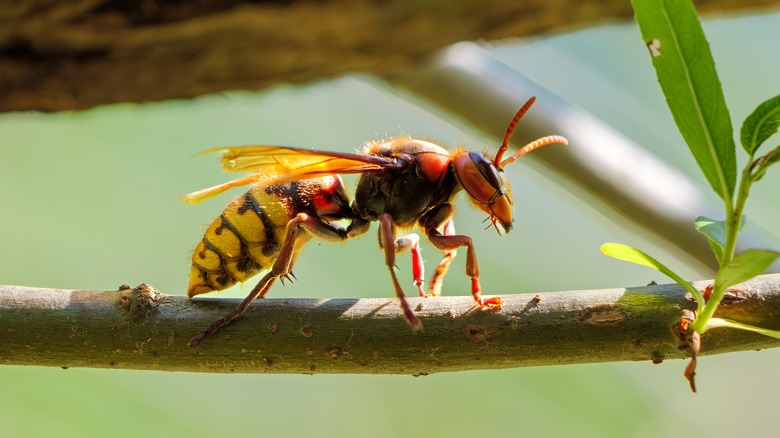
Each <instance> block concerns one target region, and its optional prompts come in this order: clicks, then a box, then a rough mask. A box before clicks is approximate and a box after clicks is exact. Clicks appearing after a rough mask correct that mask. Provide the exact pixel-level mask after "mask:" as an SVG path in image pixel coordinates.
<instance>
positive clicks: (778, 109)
mask: <svg viewBox="0 0 780 438" xmlns="http://www.w3.org/2000/svg"><path fill="white" fill-rule="evenodd" d="M778 128H780V95H778V96H775V97H773V98H771V99H769V100H767V101H765V102H763V103H762V104H761V105H759V106H758V107H757V108H756V109H755V111H753V113H752V114H750V115H749V116H748V118H747V119H745V122H744V123H743V124H742V130H741V131H740V134H739V139H740V141H741V142H742V147H743V148H744V149H745V151H747V153H748V154H750V155H753V154H754V153H755V152H756V150H758V148H759V147H760V146H761V144H763V143H764V142H765V141H766V139H768V138H769V137H771V136H772V135H774V134H775V133H776V132H777V130H778Z"/></svg>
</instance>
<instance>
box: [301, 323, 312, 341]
mask: <svg viewBox="0 0 780 438" xmlns="http://www.w3.org/2000/svg"><path fill="white" fill-rule="evenodd" d="M301 334H302V335H303V337H304V338H310V337H312V336H314V330H312V328H311V326H310V325H309V324H305V325H304V326H303V327H301Z"/></svg>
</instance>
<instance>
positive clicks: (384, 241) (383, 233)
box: [379, 213, 422, 330]
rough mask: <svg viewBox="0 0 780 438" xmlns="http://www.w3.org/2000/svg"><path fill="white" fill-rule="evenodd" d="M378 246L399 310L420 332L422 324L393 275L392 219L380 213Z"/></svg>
mask: <svg viewBox="0 0 780 438" xmlns="http://www.w3.org/2000/svg"><path fill="white" fill-rule="evenodd" d="M407 237H408V236H407ZM418 240H419V238H418ZM379 244H380V246H381V247H382V248H384V250H385V264H386V265H387V269H389V270H390V276H391V277H392V278H393V287H394V288H395V295H396V296H397V297H398V299H399V300H400V301H401V309H402V310H403V312H404V317H405V318H406V321H407V322H408V323H409V325H411V326H412V328H413V329H415V330H422V322H421V321H420V320H419V319H418V318H417V315H415V314H414V312H413V311H412V308H411V307H409V303H408V302H407V301H406V296H404V291H403V289H401V285H400V284H399V283H398V277H396V275H395V253H396V240H395V225H393V218H392V217H391V216H390V215H389V214H387V213H382V214H381V215H380V216H379Z"/></svg>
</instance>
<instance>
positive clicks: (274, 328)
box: [268, 322, 279, 333]
mask: <svg viewBox="0 0 780 438" xmlns="http://www.w3.org/2000/svg"><path fill="white" fill-rule="evenodd" d="M268 330H270V331H271V333H276V331H277V330H279V324H277V323H275V322H271V323H270V324H268Z"/></svg>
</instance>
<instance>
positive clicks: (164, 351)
mask: <svg viewBox="0 0 780 438" xmlns="http://www.w3.org/2000/svg"><path fill="white" fill-rule="evenodd" d="M707 284H709V282H698V283H696V284H695V285H696V287H698V288H699V289H703V288H704V287H705V286H706V285H707ZM503 298H504V299H505V305H504V307H503V308H502V309H501V310H500V311H490V310H482V309H478V308H476V307H475V305H474V302H473V300H472V299H471V297H436V298H410V304H411V305H412V307H413V308H414V309H415V311H416V313H417V314H418V316H419V317H420V319H421V320H422V322H423V324H424V326H425V330H424V331H423V332H413V331H412V330H411V329H410V328H409V327H408V326H407V325H406V323H405V321H404V319H403V316H402V314H401V311H400V308H399V306H398V302H397V300H395V299H376V298H371V299H331V300H312V299H264V300H258V301H256V302H255V303H253V305H252V306H251V307H250V309H249V310H248V311H247V312H246V314H244V315H243V316H242V317H241V318H239V319H237V320H236V321H235V322H234V323H232V324H231V325H229V326H227V327H224V328H223V329H221V330H220V331H219V332H217V333H216V334H215V335H214V336H212V337H210V338H208V339H207V340H206V341H205V342H204V343H203V344H202V345H201V346H200V347H199V348H198V349H197V350H193V349H190V348H189V347H188V346H187V341H188V340H189V338H191V337H192V336H194V335H195V334H197V333H198V332H200V331H201V330H202V329H204V328H205V327H206V326H208V324H209V323H211V322H212V321H214V320H216V319H218V318H220V317H222V316H223V315H224V314H225V313H227V312H228V311H230V310H232V309H233V308H234V307H235V306H236V305H237V304H238V301H239V300H235V299H198V300H194V301H188V300H187V299H186V298H185V297H180V296H166V295H162V294H160V293H159V292H157V291H156V290H155V289H154V288H152V287H150V286H147V285H141V286H139V287H137V288H135V289H131V288H129V287H126V288H122V289H120V290H119V291H114V292H92V291H72V290H56V289H39V288H29V287H21V286H0V363H1V364H7V365H42V366H58V367H95V368H123V369H143V370H162V371H194V372H217V373H304V374H314V373H350V374H357V373H360V374H363V373H369V374H413V375H425V374H431V373H438V372H446V371H461V370H475V369H498V368H510V367H522V366H539V365H561V364H573V363H596V362H608V361H642V360H650V361H653V362H656V363H658V362H661V361H663V360H665V359H681V358H685V357H689V356H690V350H689V347H687V345H686V344H685V342H681V339H680V337H679V333H678V332H677V331H676V327H678V326H679V322H680V318H681V317H682V315H683V312H684V311H687V310H690V309H693V308H694V303H693V301H692V300H691V298H690V297H689V296H686V294H685V292H684V291H683V289H682V288H680V287H679V286H677V285H660V286H657V285H652V286H646V287H636V288H625V289H607V290H583V291H571V292H543V293H539V294H538V295H534V294H527V295H506V296H503ZM716 316H719V317H722V318H729V319H732V320H736V321H739V322H742V323H745V324H750V325H754V326H760V327H765V328H771V329H775V330H777V329H780V318H779V317H778V316H780V274H772V275H765V276H761V277H757V278H755V279H753V280H751V281H749V282H747V283H744V284H742V285H739V286H737V287H734V288H732V289H730V290H729V292H728V295H727V298H726V299H725V300H724V301H723V303H722V305H721V308H720V310H719V312H718V314H717V315H716ZM702 340H703V350H702V354H704V355H706V354H720V353H726V352H732V351H743V350H756V349H762V348H773V347H778V346H780V339H774V338H769V337H765V336H760V335H757V334H754V333H749V332H745V331H740V330H731V329H712V330H710V331H708V332H707V333H706V334H705V335H704V336H703V337H702Z"/></svg>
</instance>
